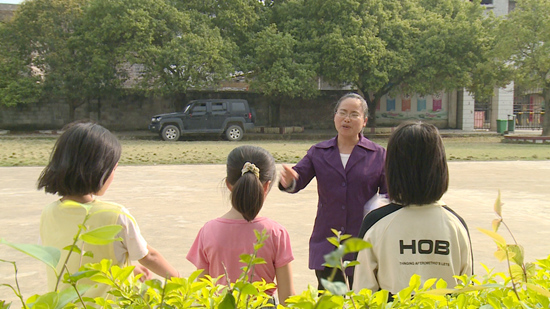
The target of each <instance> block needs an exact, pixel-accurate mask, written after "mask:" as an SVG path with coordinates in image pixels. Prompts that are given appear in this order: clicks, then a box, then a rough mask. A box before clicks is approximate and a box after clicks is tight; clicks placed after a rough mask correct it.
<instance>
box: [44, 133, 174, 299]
mask: <svg viewBox="0 0 550 309" xmlns="http://www.w3.org/2000/svg"><path fill="white" fill-rule="evenodd" d="M120 154H121V146H120V143H119V141H118V140H117V139H116V137H115V136H114V135H113V134H111V132H109V131H108V130H107V129H105V128H103V127H102V126H100V125H97V124H93V123H74V124H71V125H70V126H69V127H68V128H67V129H66V131H65V132H64V133H63V134H62V135H61V136H60V137H59V139H58V140H57V142H56V144H55V146H54V149H53V152H52V155H51V158H50V162H49V163H48V165H47V166H46V168H45V169H44V170H43V171H42V174H41V175H40V178H39V179H38V189H42V188H44V189H45V191H46V192H47V193H51V194H58V195H59V196H61V198H60V199H59V200H57V201H55V202H53V203H51V204H50V205H48V206H46V208H45V209H44V210H43V211H42V217H41V219H40V240H41V242H42V244H43V245H45V246H51V247H55V248H58V249H60V250H62V249H63V248H64V247H66V246H69V245H70V244H72V243H73V237H74V236H75V235H76V233H77V231H78V225H79V224H81V223H82V222H83V220H84V216H85V210H84V208H81V207H74V206H71V205H70V203H65V201H74V202H78V203H81V204H88V205H90V206H91V209H90V213H94V212H98V211H103V210H111V211H107V212H102V213H99V214H96V215H93V216H91V217H90V219H89V220H88V222H87V224H86V226H88V228H89V230H92V229H95V228H98V227H101V226H104V225H111V224H119V225H121V226H122V227H123V228H122V231H121V232H120V233H119V235H118V236H119V237H121V238H122V241H115V242H113V243H111V244H109V245H103V246H92V245H88V244H85V245H84V250H86V251H91V252H92V253H93V255H94V256H93V258H89V257H84V258H83V261H82V265H84V264H85V263H95V262H99V261H101V260H102V259H111V260H112V261H113V265H120V266H127V265H128V264H129V261H130V260H138V261H139V263H140V264H141V265H143V266H145V267H146V268H144V267H139V266H138V267H137V268H136V271H135V272H137V273H143V274H144V275H145V276H144V277H146V278H150V276H151V275H150V272H149V270H151V271H153V272H154V273H156V274H157V275H159V276H162V277H177V276H178V272H177V271H176V270H175V269H174V268H173V267H172V266H171V265H170V264H169V263H168V262H167V261H166V260H165V259H164V257H163V256H162V255H161V254H160V253H159V252H158V251H157V250H155V249H154V248H152V247H151V246H149V245H148V244H147V242H146V241H145V239H143V236H141V233H140V231H139V227H138V225H137V223H135V221H134V220H133V218H131V216H130V214H129V212H128V210H126V208H124V207H123V206H121V205H118V204H115V203H109V202H103V201H100V200H97V199H95V198H94V195H95V196H102V195H103V194H105V191H107V189H108V188H109V185H110V184H111V182H112V181H113V178H114V174H115V170H116V167H117V165H118V160H119V159H120ZM113 211H115V212H113ZM117 212H119V213H120V212H123V213H124V214H119V213H117ZM61 252H62V255H61V259H60V262H59V264H58V265H57V271H58V273H60V271H61V267H62V265H63V262H64V261H65V259H66V257H67V254H68V251H67V250H62V251H61ZM79 265H80V255H79V254H75V253H73V254H71V258H70V260H69V262H68V269H69V271H70V272H71V273H74V272H76V271H77V270H78V268H79ZM148 269H149V270H148ZM56 283H57V278H56V276H55V274H54V272H53V271H52V270H51V269H48V288H49V290H54V289H55V286H56ZM61 288H63V287H61ZM107 291H108V286H107V285H103V284H100V285H99V286H98V287H96V288H95V289H93V290H90V291H88V292H87V293H86V294H85V296H88V297H96V296H103V297H105V296H106V292H107Z"/></svg>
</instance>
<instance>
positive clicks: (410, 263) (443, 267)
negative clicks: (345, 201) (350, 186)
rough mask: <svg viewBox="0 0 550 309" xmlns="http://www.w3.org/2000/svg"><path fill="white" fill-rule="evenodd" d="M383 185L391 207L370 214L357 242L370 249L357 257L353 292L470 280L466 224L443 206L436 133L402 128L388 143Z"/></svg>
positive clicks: (445, 175) (444, 175)
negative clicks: (415, 279) (414, 279)
mask: <svg viewBox="0 0 550 309" xmlns="http://www.w3.org/2000/svg"><path fill="white" fill-rule="evenodd" d="M386 182H387V185H388V193H389V199H390V200H391V202H392V203H391V204H389V205H387V206H384V207H382V208H378V209H376V210H373V211H372V212H370V213H368V214H367V216H366V217H365V218H364V219H363V224H362V226H361V230H360V232H359V237H361V238H363V239H364V240H366V241H368V242H370V243H371V244H372V248H371V249H365V250H363V251H360V252H359V254H358V256H357V261H359V263H360V264H359V265H357V266H355V281H354V284H353V289H354V290H355V291H356V292H358V291H359V290H361V289H363V288H368V289H371V290H373V291H375V292H376V291H378V290H379V289H384V290H388V291H389V292H391V293H393V294H395V293H397V292H399V291H400V290H402V289H404V288H405V287H408V286H409V279H410V278H411V276H412V275H414V274H418V275H420V276H421V279H422V281H423V282H424V281H425V280H427V279H430V278H442V279H444V280H445V281H446V282H447V284H448V287H450V288H452V287H455V286H456V284H457V280H456V279H455V278H454V277H453V276H454V275H462V274H468V275H471V274H472V265H473V257H472V248H471V242H470V236H469V234H468V227H467V226H466V223H465V222H464V220H463V219H462V218H461V217H460V216H458V215H457V214H456V213H455V212H453V211H452V210H451V209H450V208H448V207H447V206H445V205H444V204H443V203H442V202H441V201H440V199H441V197H442V196H443V194H444V193H445V192H446V191H447V188H448V184H449V172H448V168H447V160H446V158H445V148H444V147H443V141H442V140H441V137H440V136H439V133H438V131H437V128H436V127H435V126H433V125H431V124H427V123H422V122H406V123H402V124H401V125H399V126H398V127H397V129H396V130H395V131H394V132H393V134H392V135H391V137H390V140H389V141H388V150H387V154H386Z"/></svg>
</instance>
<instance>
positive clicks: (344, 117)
mask: <svg viewBox="0 0 550 309" xmlns="http://www.w3.org/2000/svg"><path fill="white" fill-rule="evenodd" d="M366 125H367V117H366V115H364V114H363V108H362V107H361V101H359V100H358V99H355V98H347V99H345V100H344V101H342V102H341V103H340V106H338V109H337V110H336V114H335V115H334V127H336V131H338V135H339V136H342V137H355V136H357V134H359V132H361V131H362V130H363V128H364V127H365V126H366Z"/></svg>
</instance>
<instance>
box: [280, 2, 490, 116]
mask: <svg viewBox="0 0 550 309" xmlns="http://www.w3.org/2000/svg"><path fill="white" fill-rule="evenodd" d="M286 4H287V5H288V6H289V7H291V9H288V10H287V12H286V13H287V14H286V15H287V16H289V18H288V19H287V20H286V21H284V22H283V25H284V26H283V28H284V29H285V31H289V32H291V33H292V34H294V35H296V36H297V39H298V41H300V42H303V44H304V46H305V48H307V49H309V50H310V51H311V52H312V53H315V54H316V57H315V58H316V59H318V61H319V75H320V76H322V77H323V78H325V79H327V80H328V81H330V82H331V83H333V84H335V85H351V86H352V87H354V88H356V89H357V90H358V91H359V92H361V93H362V94H363V95H364V96H365V99H367V102H368V104H369V116H370V120H369V124H370V125H371V126H372V125H375V123H374V119H375V111H376V108H375V107H376V105H377V104H379V101H380V98H381V97H382V96H383V95H385V94H387V93H389V92H392V91H396V90H397V89H401V90H403V91H408V92H417V93H421V94H430V93H434V92H437V91H439V90H446V89H454V88H457V87H465V86H468V85H469V84H470V82H471V80H472V79H471V76H472V74H471V73H472V71H473V70H474V68H475V67H476V66H477V65H478V64H479V63H480V62H481V61H483V54H484V51H485V49H486V48H485V44H486V41H485V39H484V33H485V32H484V20H485V18H484V16H483V9H482V8H481V7H480V6H479V3H477V4H476V3H472V2H469V1H461V0H347V1H322V0H303V1H292V2H291V1H289V2H287V3H286Z"/></svg>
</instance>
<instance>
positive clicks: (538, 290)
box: [526, 283, 550, 297]
mask: <svg viewBox="0 0 550 309" xmlns="http://www.w3.org/2000/svg"><path fill="white" fill-rule="evenodd" d="M526 286H527V289H529V290H531V291H533V292H535V293H538V294H540V295H544V297H550V292H549V291H548V290H547V289H545V288H543V287H540V286H538V285H534V284H532V283H526Z"/></svg>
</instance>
